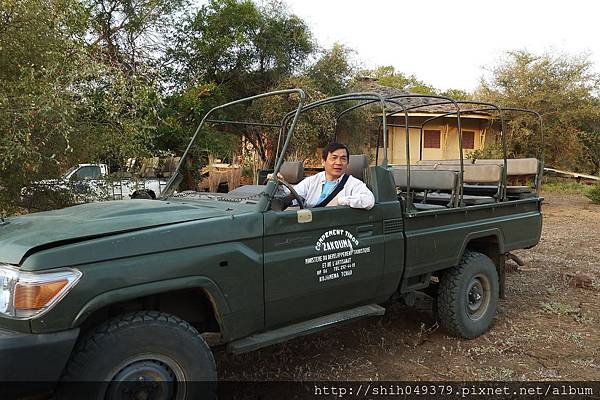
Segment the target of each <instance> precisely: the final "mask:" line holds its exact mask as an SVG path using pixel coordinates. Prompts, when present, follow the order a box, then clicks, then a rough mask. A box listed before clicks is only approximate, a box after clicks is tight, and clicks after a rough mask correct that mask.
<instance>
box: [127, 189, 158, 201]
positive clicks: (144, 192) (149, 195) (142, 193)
mask: <svg viewBox="0 0 600 400" xmlns="http://www.w3.org/2000/svg"><path fill="white" fill-rule="evenodd" d="M131 198H132V199H148V200H156V193H154V191H153V190H150V189H141V190H136V191H135V192H133V194H132V195H131Z"/></svg>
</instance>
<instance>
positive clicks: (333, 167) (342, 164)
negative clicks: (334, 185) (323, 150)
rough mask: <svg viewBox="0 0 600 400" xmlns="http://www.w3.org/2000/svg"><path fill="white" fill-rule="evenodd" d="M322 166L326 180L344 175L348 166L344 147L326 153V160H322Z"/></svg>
mask: <svg viewBox="0 0 600 400" xmlns="http://www.w3.org/2000/svg"><path fill="white" fill-rule="evenodd" d="M323 167H324V168H325V176H326V178H327V180H328V181H333V180H336V179H338V178H339V177H340V176H342V175H344V174H345V173H346V169H347V168H348V155H347V154H346V149H337V150H335V151H332V152H330V153H329V154H327V160H325V161H323Z"/></svg>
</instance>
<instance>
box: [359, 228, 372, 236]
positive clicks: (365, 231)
mask: <svg viewBox="0 0 600 400" xmlns="http://www.w3.org/2000/svg"><path fill="white" fill-rule="evenodd" d="M372 234H373V225H361V226H359V227H358V228H356V236H359V237H364V236H371V235H372Z"/></svg>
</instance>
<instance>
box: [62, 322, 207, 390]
mask: <svg viewBox="0 0 600 400" xmlns="http://www.w3.org/2000/svg"><path fill="white" fill-rule="evenodd" d="M216 379H217V374H216V368H215V361H214V359H213V356H212V353H211V351H210V348H209V347H208V345H207V344H206V342H205V340H204V339H203V338H202V336H200V334H199V333H198V331H196V329H194V328H193V327H192V326H191V325H190V324H188V323H187V322H185V321H183V320H181V319H179V318H177V317H175V316H173V315H169V314H165V313H160V312H157V311H143V312H136V313H131V314H125V315H122V316H119V317H117V318H115V319H113V320H111V321H108V322H106V323H104V324H102V325H100V326H99V327H98V328H96V329H95V330H93V331H92V332H90V333H88V334H87V335H86V336H85V337H83V338H82V339H81V340H80V341H79V342H78V344H77V345H76V348H75V350H74V352H73V355H72V357H71V360H70V361H69V364H68V365H67V369H66V371H65V373H64V375H63V379H62V382H61V384H60V386H59V390H58V393H57V394H58V397H59V398H96V399H142V398H143V399H161V400H163V399H164V400H166V399H196V398H212V397H214V390H215V383H216ZM76 382H88V383H86V384H83V383H76ZM202 382H204V383H202ZM90 391H93V392H94V393H93V395H92V393H90Z"/></svg>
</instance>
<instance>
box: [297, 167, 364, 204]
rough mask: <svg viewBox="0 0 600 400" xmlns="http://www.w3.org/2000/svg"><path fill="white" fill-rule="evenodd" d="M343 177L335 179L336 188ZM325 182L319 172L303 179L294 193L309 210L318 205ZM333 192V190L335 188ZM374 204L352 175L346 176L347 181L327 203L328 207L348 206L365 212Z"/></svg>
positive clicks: (361, 183)
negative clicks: (362, 209) (296, 193)
mask: <svg viewBox="0 0 600 400" xmlns="http://www.w3.org/2000/svg"><path fill="white" fill-rule="evenodd" d="M343 177H344V175H342V176H340V177H339V178H338V179H336V186H337V185H338V184H339V183H340V181H341V180H342V178H343ZM325 181H326V178H325V171H321V172H319V173H318V174H316V175H313V176H309V177H307V178H304V180H302V182H300V183H298V184H297V185H296V186H294V189H296V192H298V194H299V195H300V196H301V197H302V198H303V199H304V205H305V206H306V207H308V208H310V207H314V206H316V205H317V204H318V200H319V197H320V196H321V191H322V190H323V184H324V183H325ZM333 190H335V188H334V189H333ZM374 204H375V197H374V196H373V193H372V192H371V191H370V190H369V188H368V187H367V185H365V183H364V182H363V181H361V180H360V179H356V178H355V177H353V176H352V175H349V176H348V180H347V181H346V184H345V185H344V188H343V189H342V190H341V191H340V192H339V193H338V195H337V196H336V197H335V198H334V199H333V200H331V202H330V203H329V205H330V206H331V205H340V206H350V207H352V208H364V209H367V210H369V209H371V208H373V205H374Z"/></svg>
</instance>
